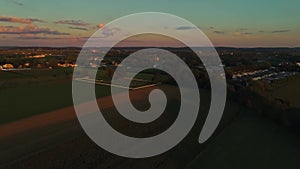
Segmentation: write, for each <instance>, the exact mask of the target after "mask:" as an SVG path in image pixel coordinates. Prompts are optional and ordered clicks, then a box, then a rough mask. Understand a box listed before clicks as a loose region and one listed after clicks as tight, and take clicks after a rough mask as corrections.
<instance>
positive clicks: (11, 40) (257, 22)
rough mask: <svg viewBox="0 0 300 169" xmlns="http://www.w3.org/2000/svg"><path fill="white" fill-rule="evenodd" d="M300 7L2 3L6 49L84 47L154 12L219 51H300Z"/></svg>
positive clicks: (0, 27) (93, 0)
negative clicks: (197, 31) (188, 25)
mask: <svg viewBox="0 0 300 169" xmlns="http://www.w3.org/2000/svg"><path fill="white" fill-rule="evenodd" d="M299 7H300V1H299V0H289V1H284V0H251V1H250V0H248V1H245V0H227V1H221V0H205V1H203V0H202V1H201V0H190V1H183V0H181V1H179V0H156V1H155V0H154V1H149V0H148V1H146V0H137V1H133V0H128V1H124V0H86V1H83V0H72V1H67V0H51V1H49V0H38V1H37V0H1V1H0V38H1V39H2V40H1V41H0V45H1V46H3V45H26V46H30V45H39V44H40V45H44V46H55V45H62V46H69V45H70V46H74V45H75V46H80V45H82V44H83V43H84V40H83V39H84V37H89V36H90V35H91V34H93V32H95V31H96V30H97V27H96V25H98V24H99V23H103V24H106V23H108V22H110V21H112V20H114V19H117V18H118V17H121V16H124V15H128V14H132V13H136V12H147V11H154V12H165V13H171V14H174V15H177V16H180V17H182V18H185V19H187V20H189V21H191V22H192V23H193V24H195V25H197V26H198V27H200V28H201V29H202V30H203V32H204V33H206V34H207V36H208V37H209V38H210V39H211V41H212V42H213V43H214V44H215V45H217V46H237V47H254V46H289V47H294V46H300V38H299V35H300V22H299V21H300V12H299ZM10 18H14V19H10ZM18 19H19V20H18ZM21 19H36V20H35V21H32V23H24V22H23V21H24V20H23V21H22V20H21ZM37 19H39V20H40V21H37ZM20 20H21V22H19V21H20ZM41 21H43V22H41ZM71 21H72V22H71ZM28 25H30V27H29V26H28ZM17 27H19V28H17ZM22 27H24V28H23V29H22ZM24 30H25V32H21V31H24ZM26 31H27V32H26ZM67 39H69V41H68V40H67ZM79 39H81V41H78V40H79ZM76 40H77V42H76Z"/></svg>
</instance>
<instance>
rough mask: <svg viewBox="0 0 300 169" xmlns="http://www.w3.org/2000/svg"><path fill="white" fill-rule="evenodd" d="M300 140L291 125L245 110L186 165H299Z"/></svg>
mask: <svg viewBox="0 0 300 169" xmlns="http://www.w3.org/2000/svg"><path fill="white" fill-rule="evenodd" d="M299 141H300V137H299V135H297V134H296V133H294V132H292V131H291V130H290V129H288V128H285V127H283V126H280V125H278V124H275V123H273V122H272V121H270V120H268V119H264V118H262V117H260V116H257V115H255V113H253V112H244V113H243V114H241V115H240V116H239V117H238V118H237V119H236V120H235V121H234V122H233V123H232V124H230V125H229V126H228V127H227V128H225V130H224V131H223V132H222V133H221V134H220V135H218V136H217V137H216V139H215V140H214V141H213V142H212V143H211V144H210V145H209V146H208V147H207V149H205V150H204V151H203V152H202V153H200V154H199V155H198V157H197V158H195V159H194V160H193V162H192V163H190V164H189V165H188V167H187V168H186V169H199V168H201V169H241V168H243V169H253V168H255V169H266V168H272V169H282V168H289V169H297V168H299V166H300V153H299V152H300V145H299Z"/></svg>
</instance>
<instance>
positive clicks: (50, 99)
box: [0, 81, 110, 124]
mask: <svg viewBox="0 0 300 169" xmlns="http://www.w3.org/2000/svg"><path fill="white" fill-rule="evenodd" d="M96 95H97V97H103V96H108V95H110V88H109V87H108V86H101V85H96ZM72 104H73V101H72V83H71V81H67V82H57V83H52V84H39V85H31V86H22V87H17V88H7V89H5V90H1V92H0V107H1V113H0V124H3V123H6V122H11V121H14V120H18V119H22V118H25V117H29V116H32V115H36V114H40V113H46V112H49V111H53V110H56V109H60V108H63V107H67V106H71V105H72Z"/></svg>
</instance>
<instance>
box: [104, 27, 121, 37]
mask: <svg viewBox="0 0 300 169" xmlns="http://www.w3.org/2000/svg"><path fill="white" fill-rule="evenodd" d="M119 31H121V29H120V28H108V27H105V28H103V29H102V35H103V36H102V38H107V37H110V36H114V35H115V34H116V33H117V32H119Z"/></svg>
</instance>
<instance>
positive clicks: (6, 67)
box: [2, 63, 14, 69]
mask: <svg viewBox="0 0 300 169" xmlns="http://www.w3.org/2000/svg"><path fill="white" fill-rule="evenodd" d="M2 68H3V69H13V68H14V66H13V65H12V64H9V63H7V64H5V65H2Z"/></svg>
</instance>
